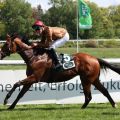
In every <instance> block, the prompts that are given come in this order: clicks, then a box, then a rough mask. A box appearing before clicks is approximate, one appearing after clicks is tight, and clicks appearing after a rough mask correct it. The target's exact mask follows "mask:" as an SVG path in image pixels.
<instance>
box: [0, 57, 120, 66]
mask: <svg viewBox="0 0 120 120" xmlns="http://www.w3.org/2000/svg"><path fill="white" fill-rule="evenodd" d="M103 60H106V61H108V62H110V63H113V64H116V63H120V58H109V59H108V58H106V59H103ZM24 64H25V62H24V60H0V65H24Z"/></svg>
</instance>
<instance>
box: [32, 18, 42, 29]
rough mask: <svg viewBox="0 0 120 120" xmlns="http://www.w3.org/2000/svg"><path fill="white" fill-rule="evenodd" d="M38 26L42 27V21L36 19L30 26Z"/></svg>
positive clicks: (38, 27) (35, 27)
mask: <svg viewBox="0 0 120 120" xmlns="http://www.w3.org/2000/svg"><path fill="white" fill-rule="evenodd" d="M40 27H44V23H43V22H42V21H40V20H36V21H35V23H34V24H33V25H32V28H33V29H35V30H39V29H40Z"/></svg>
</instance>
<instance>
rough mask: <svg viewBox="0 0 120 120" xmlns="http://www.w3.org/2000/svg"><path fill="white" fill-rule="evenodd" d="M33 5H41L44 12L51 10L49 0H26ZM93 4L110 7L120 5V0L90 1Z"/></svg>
mask: <svg viewBox="0 0 120 120" xmlns="http://www.w3.org/2000/svg"><path fill="white" fill-rule="evenodd" d="M26 1H28V2H29V3H31V5H32V7H36V6H37V5H39V4H40V5H41V6H42V9H43V10H47V9H48V8H50V6H49V5H48V2H49V0H26ZM89 1H91V2H95V3H96V4H97V5H98V6H100V7H108V6H110V5H120V0H89Z"/></svg>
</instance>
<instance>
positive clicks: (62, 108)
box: [0, 105, 80, 111]
mask: <svg viewBox="0 0 120 120" xmlns="http://www.w3.org/2000/svg"><path fill="white" fill-rule="evenodd" d="M8 107H9V106H8ZM69 109H80V106H78V107H76V106H73V107H66V106H62V105H61V106H58V107H48V108H45V107H32V108H31V107H27V108H24V107H18V108H17V107H16V108H15V109H12V110H9V109H7V108H2V109H0V111H32V110H42V111H51V110H69Z"/></svg>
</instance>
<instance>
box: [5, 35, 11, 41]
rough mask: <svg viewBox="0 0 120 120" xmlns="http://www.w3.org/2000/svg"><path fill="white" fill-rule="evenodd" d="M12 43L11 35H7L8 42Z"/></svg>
mask: <svg viewBox="0 0 120 120" xmlns="http://www.w3.org/2000/svg"><path fill="white" fill-rule="evenodd" d="M10 41H11V37H10V35H9V34H7V35H6V42H10Z"/></svg>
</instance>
